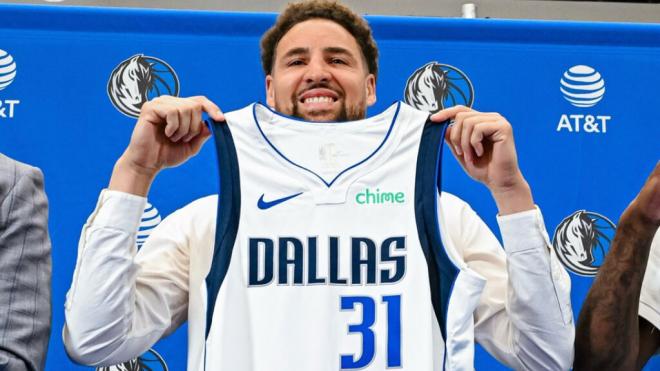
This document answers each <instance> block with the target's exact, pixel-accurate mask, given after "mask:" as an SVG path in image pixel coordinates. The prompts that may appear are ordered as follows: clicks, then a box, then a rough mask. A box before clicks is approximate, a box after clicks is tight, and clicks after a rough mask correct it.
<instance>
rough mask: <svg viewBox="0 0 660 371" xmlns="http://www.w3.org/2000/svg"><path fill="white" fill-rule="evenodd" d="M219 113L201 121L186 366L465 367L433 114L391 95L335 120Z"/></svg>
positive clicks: (461, 307) (468, 290) (458, 285)
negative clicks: (205, 152) (213, 187)
mask: <svg viewBox="0 0 660 371" xmlns="http://www.w3.org/2000/svg"><path fill="white" fill-rule="evenodd" d="M225 117H226V119H227V122H226V124H225V123H213V124H212V125H213V127H214V137H215V140H216V149H217V153H218V160H219V164H220V165H219V168H220V169H219V173H220V191H219V194H220V198H219V206H218V220H217V230H216V244H215V247H214V250H213V255H212V260H211V261H209V263H208V264H209V272H208V275H207V276H206V281H205V282H201V283H200V285H199V288H198V289H199V290H200V291H199V292H201V293H202V294H201V295H202V296H203V297H204V298H206V299H205V300H202V303H199V304H200V306H199V308H195V309H193V310H194V311H197V312H198V314H199V316H195V315H193V316H190V321H191V324H190V326H191V327H192V330H191V332H190V333H191V336H193V337H197V338H191V339H190V342H191V344H196V345H191V347H190V354H189V359H190V360H189V366H190V367H191V368H193V369H200V370H213V371H216V370H217V371H326V370H327V371H336V370H387V369H401V370H411V371H423V370H441V369H451V370H459V369H472V368H473V320H472V318H473V317H472V312H473V310H474V307H475V306H476V304H477V300H478V296H479V293H480V289H481V288H482V286H480V285H475V284H474V281H473V280H471V279H470V278H471V277H466V274H465V272H464V269H463V268H464V267H462V266H461V265H462V264H464V263H462V262H460V261H459V259H458V258H457V257H456V256H457V255H456V252H455V251H454V250H453V248H452V247H447V246H446V245H445V244H443V241H442V240H441V233H440V231H441V229H442V228H443V223H442V221H441V220H438V194H439V193H438V189H439V188H438V187H439V184H438V182H437V180H438V179H439V177H438V174H439V163H440V161H439V159H440V151H441V147H442V141H443V136H444V129H445V124H433V123H430V122H428V113H425V112H421V111H417V110H415V109H413V108H411V107H409V106H407V105H405V104H403V103H396V104H394V105H392V106H391V107H389V108H388V109H387V110H385V111H384V112H383V113H381V114H379V115H377V116H374V117H372V118H369V119H365V120H360V121H353V122H342V123H313V122H305V121H300V120H298V119H295V118H291V117H286V116H283V115H281V114H279V113H276V112H274V111H272V110H270V109H269V108H268V107H266V106H263V105H261V104H253V105H250V106H248V107H246V108H244V109H241V110H238V111H234V112H231V113H227V114H226V115H225ZM194 289H195V288H191V290H194ZM193 295H195V293H191V296H193ZM191 300H192V299H191ZM191 305H197V304H196V303H194V302H192V301H191ZM200 329H204V330H203V331H201V330H200ZM198 330H199V331H198ZM202 336H203V337H204V339H201V337H202Z"/></svg>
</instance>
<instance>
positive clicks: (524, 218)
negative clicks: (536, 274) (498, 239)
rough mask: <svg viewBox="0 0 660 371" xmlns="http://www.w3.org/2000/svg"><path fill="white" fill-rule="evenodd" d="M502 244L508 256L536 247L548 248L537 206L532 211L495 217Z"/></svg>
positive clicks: (541, 216) (546, 235)
mask: <svg viewBox="0 0 660 371" xmlns="http://www.w3.org/2000/svg"><path fill="white" fill-rule="evenodd" d="M497 224H499V227H500V232H501V233H502V242H503V243H504V246H505V247H506V251H507V253H508V254H511V253H515V252H520V251H524V250H527V249H530V248H538V246H546V247H548V248H549V247H550V241H549V238H548V233H547V232H546V229H545V223H544V222H543V215H542V214H541V210H540V209H539V208H538V206H536V207H535V209H533V210H527V211H522V212H519V213H514V214H509V215H504V216H500V215H498V216H497Z"/></svg>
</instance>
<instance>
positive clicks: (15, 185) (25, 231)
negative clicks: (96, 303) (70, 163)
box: [0, 158, 51, 371]
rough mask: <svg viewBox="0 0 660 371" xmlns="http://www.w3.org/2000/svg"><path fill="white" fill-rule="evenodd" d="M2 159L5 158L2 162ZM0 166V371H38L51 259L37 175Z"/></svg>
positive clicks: (46, 333)
mask: <svg viewBox="0 0 660 371" xmlns="http://www.w3.org/2000/svg"><path fill="white" fill-rule="evenodd" d="M5 159H6V158H5ZM4 165H5V166H0V371H19V370H21V371H22V370H43V369H44V366H45V359H46V352H47V349H48V340H49V337H50V326H51V301H50V296H51V282H50V280H51V255H50V239H49V236H48V201H47V199H46V196H45V194H44V189H43V175H42V173H41V171H40V170H39V169H37V168H33V167H30V166H26V165H23V164H20V163H16V162H10V163H9V165H6V164H4Z"/></svg>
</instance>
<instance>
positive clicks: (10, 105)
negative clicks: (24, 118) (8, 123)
mask: <svg viewBox="0 0 660 371" xmlns="http://www.w3.org/2000/svg"><path fill="white" fill-rule="evenodd" d="M15 79H16V61H14V57H13V56H12V55H11V54H9V52H7V51H5V50H2V49H0V91H2V90H4V89H5V88H7V87H8V86H9V85H11V83H12V82H14V80H15ZM19 103H21V101H20V100H18V99H0V119H6V118H10V119H11V118H14V113H15V106H16V105H17V104H19Z"/></svg>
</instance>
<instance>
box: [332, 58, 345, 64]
mask: <svg viewBox="0 0 660 371" xmlns="http://www.w3.org/2000/svg"><path fill="white" fill-rule="evenodd" d="M330 62H331V63H332V64H346V62H344V60H343V59H339V58H332V59H331V60H330Z"/></svg>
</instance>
